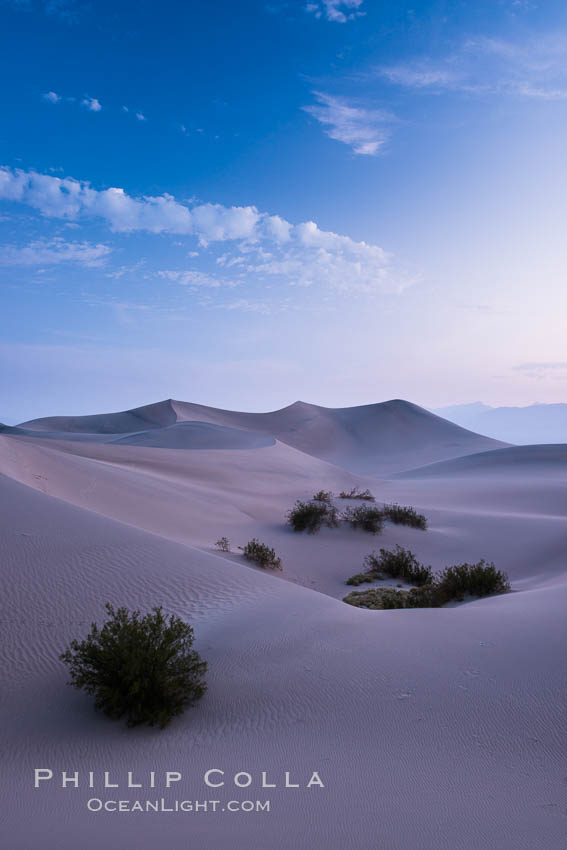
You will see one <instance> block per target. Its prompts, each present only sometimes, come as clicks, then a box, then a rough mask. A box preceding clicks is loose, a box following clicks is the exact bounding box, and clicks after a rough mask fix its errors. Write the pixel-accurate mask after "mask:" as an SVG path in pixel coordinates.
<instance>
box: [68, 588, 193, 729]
mask: <svg viewBox="0 0 567 850" xmlns="http://www.w3.org/2000/svg"><path fill="white" fill-rule="evenodd" d="M105 607H106V611H107V613H108V616H109V619H108V620H107V621H106V622H105V623H104V624H103V626H102V628H100V629H99V628H98V626H97V625H96V623H93V624H92V626H91V631H90V633H89V634H88V635H87V637H86V638H85V640H83V641H81V642H79V641H77V640H74V641H72V642H71V644H70V646H69V648H68V649H67V650H66V651H65V652H63V653H62V654H61V655H60V656H59V658H60V660H61V661H63V662H64V663H65V664H67V666H68V667H69V669H70V671H71V680H70V682H69V684H70V685H72V686H73V687H74V688H78V689H82V690H84V691H86V692H87V693H88V694H90V695H91V696H94V698H95V708H97V709H98V710H100V711H102V712H104V714H106V715H107V716H108V717H111V718H113V719H119V718H121V717H123V716H125V717H126V723H127V725H128V726H137V725H138V724H140V723H148V724H149V725H150V726H154V725H156V724H157V725H158V726H160V727H161V728H162V729H163V728H164V727H165V726H167V724H168V723H169V721H170V720H171V719H172V718H173V717H176V716H177V715H179V714H181V713H182V712H183V711H184V709H185V708H187V707H188V706H190V705H193V704H194V703H195V702H196V701H197V700H199V699H201V697H202V696H203V694H204V693H205V690H206V685H205V683H204V682H203V680H202V677H203V675H204V673H205V671H206V669H207V665H206V662H204V661H202V660H201V658H200V656H199V654H198V653H197V652H195V651H194V650H193V649H191V646H192V644H193V640H194V635H193V629H192V628H191V626H189V625H188V624H187V623H184V622H183V620H181V619H179V617H174V616H173V615H172V616H170V617H169V618H167V617H166V616H164V614H163V611H162V609H161V608H153V609H152V610H153V613H152V614H145V615H144V616H143V617H142V616H141V615H140V612H139V611H134V612H132V613H131V614H130V613H129V612H128V610H127V609H126V608H117V609H114V608H113V607H112V605H110V604H109V603H107V604H106V606H105Z"/></svg>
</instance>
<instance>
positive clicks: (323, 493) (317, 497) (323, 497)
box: [313, 490, 333, 505]
mask: <svg viewBox="0 0 567 850" xmlns="http://www.w3.org/2000/svg"><path fill="white" fill-rule="evenodd" d="M313 501H314V502H325V504H327V505H332V504H333V494H332V493H331V491H330V490H318V491H317V492H316V493H315V494H314V496H313Z"/></svg>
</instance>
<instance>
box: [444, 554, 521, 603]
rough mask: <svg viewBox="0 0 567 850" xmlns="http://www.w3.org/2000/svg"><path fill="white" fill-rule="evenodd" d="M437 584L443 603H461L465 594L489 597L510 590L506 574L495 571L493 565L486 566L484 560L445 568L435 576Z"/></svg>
mask: <svg viewBox="0 0 567 850" xmlns="http://www.w3.org/2000/svg"><path fill="white" fill-rule="evenodd" d="M437 584H438V588H439V594H440V596H441V598H442V599H443V601H444V602H449V601H450V600H452V599H456V600H459V601H462V599H463V598H464V596H465V595H466V594H470V595H471V596H489V595H490V594H491V593H506V592H507V591H508V590H510V582H509V581H508V576H507V575H506V573H504V572H502V571H501V570H497V569H496V567H495V566H494V564H493V563H489V564H487V563H486V561H485V560H484V559H483V560H482V561H478V563H476V564H467V563H464V564H458V565H456V566H453V567H446V568H445V569H444V570H443V571H442V572H441V573H439V575H438V576H437Z"/></svg>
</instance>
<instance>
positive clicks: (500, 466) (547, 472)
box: [396, 444, 567, 478]
mask: <svg viewBox="0 0 567 850" xmlns="http://www.w3.org/2000/svg"><path fill="white" fill-rule="evenodd" d="M499 473H505V474H506V475H507V476H510V475H512V476H523V475H526V474H529V475H532V476H534V477H544V478H547V477H549V476H554V477H556V476H560V477H562V478H567V445H566V444H561V445H549V444H545V445H539V446H510V447H508V448H504V449H497V450H495V451H489V452H479V453H476V454H472V455H466V456H464V457H459V458H454V459H453V460H448V461H442V462H440V463H431V464H427V465H426V466H422V467H418V468H416V469H410V470H406V471H405V472H401V473H398V475H397V476H396V477H399V478H423V477H433V478H435V477H439V478H442V477H453V476H454V477H462V476H471V475H483V476H486V475H488V476H491V475H498V474H499Z"/></svg>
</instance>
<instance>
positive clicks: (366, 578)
mask: <svg viewBox="0 0 567 850" xmlns="http://www.w3.org/2000/svg"><path fill="white" fill-rule="evenodd" d="M376 580H377V576H374V575H373V574H370V573H356V575H353V576H351V577H350V578H347V580H346V582H345V584H350V585H353V586H354V587H358V585H359V584H365V583H366V582H367V583H369V584H370V583H371V582H373V581H376Z"/></svg>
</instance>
